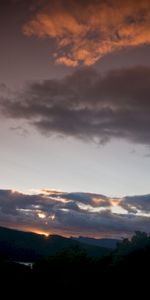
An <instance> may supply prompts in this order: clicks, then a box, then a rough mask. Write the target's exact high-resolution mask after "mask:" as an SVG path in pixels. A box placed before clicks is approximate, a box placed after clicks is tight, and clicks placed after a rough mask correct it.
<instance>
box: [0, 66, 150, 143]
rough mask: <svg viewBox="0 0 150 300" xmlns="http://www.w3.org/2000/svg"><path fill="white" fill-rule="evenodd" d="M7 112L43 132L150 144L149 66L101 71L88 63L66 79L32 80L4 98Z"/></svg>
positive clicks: (5, 114)
mask: <svg viewBox="0 0 150 300" xmlns="http://www.w3.org/2000/svg"><path fill="white" fill-rule="evenodd" d="M0 112H1V115H2V116H3V117H8V118H13V119H18V120H26V121H27V122H28V123H29V124H30V125H31V126H34V127H35V128H36V129H37V130H39V131H40V132H41V133H42V134H46V135H52V134H53V135H61V136H69V137H75V138H79V139H82V140H90V141H93V140H96V141H99V142H101V143H105V142H107V141H109V140H110V139H112V138H116V139H125V140H128V141H132V142H136V143H140V144H145V145H149V144H150V118H149V115H150V68H149V67H140V66H139V67H134V68H129V69H119V70H113V71H109V72H108V73H107V74H105V75H104V74H101V73H99V72H97V71H96V70H95V69H94V68H91V67H85V68H83V69H82V68H81V69H80V70H78V71H75V72H73V73H72V74H71V75H69V76H66V77H64V78H62V79H51V80H43V81H41V82H32V83H31V84H29V85H27V86H26V87H25V88H24V90H23V91H20V92H16V93H15V94H14V95H13V94H12V95H10V92H9V95H6V96H5V97H4V92H3V95H2V97H1V98H0Z"/></svg>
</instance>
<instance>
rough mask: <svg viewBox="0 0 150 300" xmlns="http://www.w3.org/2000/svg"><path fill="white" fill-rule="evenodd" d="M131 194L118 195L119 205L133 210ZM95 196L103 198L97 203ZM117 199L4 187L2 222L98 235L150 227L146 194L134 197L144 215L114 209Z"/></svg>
mask: <svg viewBox="0 0 150 300" xmlns="http://www.w3.org/2000/svg"><path fill="white" fill-rule="evenodd" d="M148 197H149V196H147V198H148ZM128 198H132V197H127V198H124V199H115V201H116V202H115V203H116V205H118V208H119V207H120V209H121V207H123V208H125V209H126V210H128V212H130V209H128V206H130V202H131V201H129V199H128ZM86 199H87V202H86ZM95 199H96V200H98V199H99V200H100V201H99V202H97V204H96V202H94V201H95ZM102 199H103V200H105V201H104V203H103V202H101V200H102ZM140 199H141V200H140ZM144 199H145V200H144ZM148 199H149V198H148ZM127 200H128V201H127ZM106 201H107V202H108V205H107V206H106ZM113 201H114V199H112V198H109V197H105V196H102V195H97V194H96V195H94V194H89V193H88V194H86V193H63V192H55V191H51V192H50V191H47V192H45V194H44V192H41V193H40V194H36V195H25V194H22V193H19V192H14V191H11V190H0V225H3V226H8V227H9V226H10V227H19V228H30V229H31V230H34V231H35V230H36V231H42V232H47V233H58V234H66V235H78V234H80V235H86V236H88V235H89V236H97V237H98V236H123V235H125V234H127V235H129V234H132V233H133V232H134V231H135V230H142V231H146V232H147V231H148V228H149V226H150V218H149V217H146V216H145V215H142V212H145V211H146V212H149V206H147V207H146V205H145V206H144V203H145V202H146V196H143V197H142V196H140V197H137V201H135V200H134V197H133V201H134V206H135V207H137V209H138V210H139V211H140V212H141V215H136V212H135V213H134V212H133V211H132V214H131V213H128V212H127V213H121V211H120V212H118V213H115V212H114V211H113V210H111V209H112V205H113V203H114V202H113ZM140 201H141V202H140ZM110 203H112V204H111V205H110ZM117 203H118V204H117ZM140 203H141V205H140ZM103 204H104V205H103ZM125 204H126V205H125ZM143 207H144V209H143ZM129 208H130V207H129ZM146 209H147V210H146Z"/></svg>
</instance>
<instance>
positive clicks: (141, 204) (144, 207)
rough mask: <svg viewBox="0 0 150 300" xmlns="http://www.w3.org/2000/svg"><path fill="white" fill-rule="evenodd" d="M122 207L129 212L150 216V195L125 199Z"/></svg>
mask: <svg viewBox="0 0 150 300" xmlns="http://www.w3.org/2000/svg"><path fill="white" fill-rule="evenodd" d="M120 205H121V206H122V207H123V208H124V209H126V210H127V211H128V212H131V213H137V212H138V211H140V212H143V213H146V214H150V195H142V196H132V197H129V196H128V197H125V198H124V199H123V201H121V203H120Z"/></svg>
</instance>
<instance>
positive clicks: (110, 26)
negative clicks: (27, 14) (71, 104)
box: [23, 0, 150, 67]
mask: <svg viewBox="0 0 150 300" xmlns="http://www.w3.org/2000/svg"><path fill="white" fill-rule="evenodd" d="M23 32H24V34H25V35H27V36H32V35H35V36H37V37H39V38H43V37H48V38H50V39H54V40H55V41H56V43H57V46H58V47H57V50H56V52H55V53H53V57H54V59H55V61H56V62H57V63H61V64H65V65H67V66H71V67H76V66H77V65H79V64H80V63H83V64H84V65H93V64H94V63H96V61H97V60H99V59H100V58H101V57H103V56H104V55H106V54H108V53H111V52H113V51H116V50H120V49H122V48H125V47H134V46H140V45H143V44H149V43H150V1H149V0H142V1H141V0H121V1H120V0H86V1H85V0H55V1H53V2H52V1H50V0H43V1H38V2H37V7H36V9H35V11H34V12H33V17H32V18H31V20H29V21H28V22H27V24H25V25H24V26H23Z"/></svg>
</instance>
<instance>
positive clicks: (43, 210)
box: [0, 0, 150, 237]
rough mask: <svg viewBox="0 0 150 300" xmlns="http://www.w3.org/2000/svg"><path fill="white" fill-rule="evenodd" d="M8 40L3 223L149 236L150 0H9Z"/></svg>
mask: <svg viewBox="0 0 150 300" xmlns="http://www.w3.org/2000/svg"><path fill="white" fill-rule="evenodd" d="M0 39H1V40H0V41H1V42H0V138H1V147H0V167H1V175H0V183H1V184H0V225H1V226H7V227H12V228H20V229H23V230H31V231H35V232H39V233H46V234H47V233H51V234H52V233H57V234H62V235H66V236H70V235H75V236H78V235H86V236H93V237H102V236H118V237H121V236H125V235H130V234H132V233H133V232H134V231H135V230H144V231H148V228H149V225H150V219H149V214H150V190H149V178H150V118H149V115H150V55H149V53H150V0H142V1H140V0H136V1H135V0H130V1H129V0H126V1H125V0H122V1H120V0H86V1H85V0H76V1H75V0H56V1H53V2H52V1H50V0H36V1H35V0H30V1H29V0H26V1H23V0H5V1H4V0H1V3H0ZM94 199H96V201H95V200H94ZM103 199H105V201H102V200H103ZM113 199H115V200H113Z"/></svg>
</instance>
